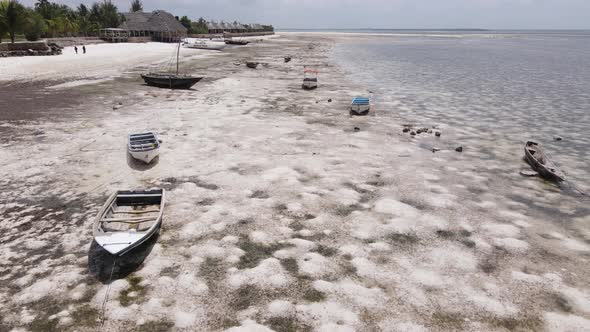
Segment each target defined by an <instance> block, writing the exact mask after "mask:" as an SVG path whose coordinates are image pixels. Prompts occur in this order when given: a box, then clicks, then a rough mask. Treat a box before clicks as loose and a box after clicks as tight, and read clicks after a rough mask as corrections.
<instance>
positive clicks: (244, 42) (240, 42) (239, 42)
mask: <svg viewBox="0 0 590 332" xmlns="http://www.w3.org/2000/svg"><path fill="white" fill-rule="evenodd" d="M225 43H226V44H227V45H239V46H245V45H248V44H250V42H249V41H247V40H241V39H238V40H236V39H233V38H229V39H226V40H225Z"/></svg>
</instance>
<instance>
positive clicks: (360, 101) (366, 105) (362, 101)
mask: <svg viewBox="0 0 590 332" xmlns="http://www.w3.org/2000/svg"><path fill="white" fill-rule="evenodd" d="M370 110H371V103H370V101H369V98H365V97H356V98H354V99H352V103H351V104H350V114H352V115H366V114H368V113H369V111H370Z"/></svg>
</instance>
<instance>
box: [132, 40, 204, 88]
mask: <svg viewBox="0 0 590 332" xmlns="http://www.w3.org/2000/svg"><path fill="white" fill-rule="evenodd" d="M179 64H180V43H178V49H177V50H176V73H168V72H159V73H147V74H142V75H141V78H143V80H144V82H145V83H146V84H147V85H149V86H155V87H158V88H166V89H190V88H191V87H192V86H193V85H195V84H196V83H197V82H199V81H200V80H202V79H203V77H197V76H191V75H182V74H179V72H178V70H179Z"/></svg>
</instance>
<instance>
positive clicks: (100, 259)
mask: <svg viewBox="0 0 590 332" xmlns="http://www.w3.org/2000/svg"><path fill="white" fill-rule="evenodd" d="M159 237H160V229H158V230H157V231H156V233H154V235H153V236H151V237H150V238H149V239H148V240H147V241H145V242H144V243H142V244H141V245H139V246H138V247H136V248H134V249H132V250H131V251H129V252H127V253H126V254H125V255H123V256H115V255H113V254H111V253H109V252H108V251H106V250H105V249H104V248H103V247H101V246H100V245H99V244H98V243H96V241H94V240H93V241H92V244H91V245H90V249H89V250H88V270H89V271H90V274H91V275H93V276H94V277H95V278H96V279H97V280H99V281H100V282H101V283H103V284H107V283H109V280H110V281H111V282H112V281H113V280H117V279H122V278H125V277H127V276H128V275H129V274H131V273H133V272H134V271H136V270H137V269H138V268H139V267H140V266H141V265H142V264H143V261H144V260H145V259H146V258H147V256H149V254H150V253H151V252H152V249H153V248H154V245H155V244H156V242H157V241H158V238H159ZM111 271H112V278H111Z"/></svg>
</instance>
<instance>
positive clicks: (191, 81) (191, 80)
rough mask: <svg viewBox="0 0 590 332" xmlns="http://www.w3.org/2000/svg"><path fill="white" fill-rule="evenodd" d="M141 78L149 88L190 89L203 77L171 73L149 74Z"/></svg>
mask: <svg viewBox="0 0 590 332" xmlns="http://www.w3.org/2000/svg"><path fill="white" fill-rule="evenodd" d="M141 78H143V80H144V81H145V83H146V84H147V85H149V86H155V87H158V88H166V89H190V88H191V87H192V86H193V85H195V84H197V82H199V81H200V80H202V79H203V77H195V76H187V75H176V74H169V73H149V74H143V75H141Z"/></svg>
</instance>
